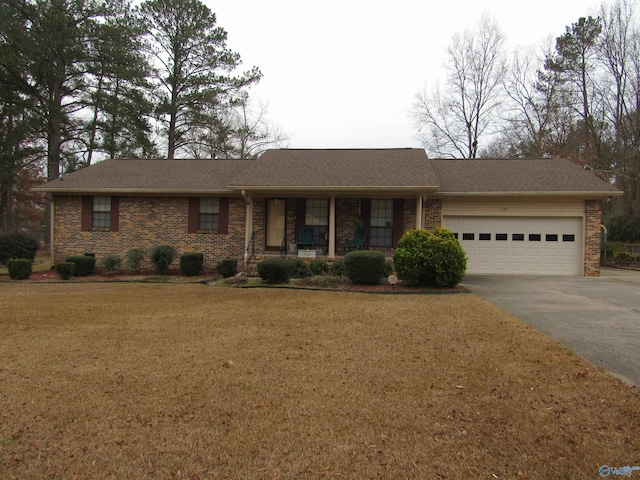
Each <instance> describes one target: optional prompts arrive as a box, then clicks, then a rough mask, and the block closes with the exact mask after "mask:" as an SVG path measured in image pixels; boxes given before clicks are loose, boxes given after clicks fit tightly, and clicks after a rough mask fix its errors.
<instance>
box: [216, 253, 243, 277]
mask: <svg viewBox="0 0 640 480" xmlns="http://www.w3.org/2000/svg"><path fill="white" fill-rule="evenodd" d="M216 270H218V273H219V274H220V275H222V276H223V277H224V278H231V277H233V276H234V275H235V274H236V272H237V271H238V261H237V260H236V259H235V258H225V259H224V260H220V261H219V262H218V265H217V266H216Z"/></svg>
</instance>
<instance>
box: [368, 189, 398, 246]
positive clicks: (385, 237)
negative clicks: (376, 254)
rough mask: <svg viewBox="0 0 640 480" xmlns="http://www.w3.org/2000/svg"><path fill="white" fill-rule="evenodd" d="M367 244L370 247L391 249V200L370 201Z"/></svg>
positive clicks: (378, 199) (376, 199)
mask: <svg viewBox="0 0 640 480" xmlns="http://www.w3.org/2000/svg"><path fill="white" fill-rule="evenodd" d="M369 244H370V245H371V246H372V247H393V200H392V199H390V198H374V199H372V200H371V223H370V232H369Z"/></svg>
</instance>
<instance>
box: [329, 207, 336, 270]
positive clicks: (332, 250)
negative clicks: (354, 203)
mask: <svg viewBox="0 0 640 480" xmlns="http://www.w3.org/2000/svg"><path fill="white" fill-rule="evenodd" d="M328 257H329V259H334V258H336V196H335V195H331V197H329V252H328Z"/></svg>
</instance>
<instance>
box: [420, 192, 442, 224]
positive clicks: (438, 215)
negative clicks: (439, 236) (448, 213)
mask: <svg viewBox="0 0 640 480" xmlns="http://www.w3.org/2000/svg"><path fill="white" fill-rule="evenodd" d="M423 213H424V221H423V222H422V227H423V228H424V229H425V230H433V229H434V228H439V227H441V226H442V202H441V200H440V199H439V198H427V200H426V201H425V202H424V208H423Z"/></svg>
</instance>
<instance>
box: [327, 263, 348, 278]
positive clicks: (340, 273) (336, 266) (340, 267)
mask: <svg viewBox="0 0 640 480" xmlns="http://www.w3.org/2000/svg"><path fill="white" fill-rule="evenodd" d="M331 274H332V275H335V276H336V277H344V276H345V275H346V274H347V271H346V269H345V268H344V262H343V261H342V260H336V261H335V262H333V265H332V266H331Z"/></svg>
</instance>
